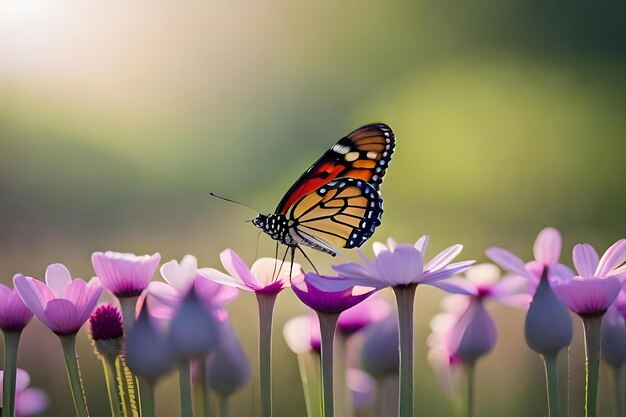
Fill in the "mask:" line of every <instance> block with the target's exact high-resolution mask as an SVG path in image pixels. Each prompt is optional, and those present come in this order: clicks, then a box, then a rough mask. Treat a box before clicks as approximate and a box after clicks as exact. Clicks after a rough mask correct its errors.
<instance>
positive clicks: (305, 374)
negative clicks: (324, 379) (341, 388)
mask: <svg viewBox="0 0 626 417" xmlns="http://www.w3.org/2000/svg"><path fill="white" fill-rule="evenodd" d="M298 369H299V370H300V379H301V381H302V390H303V391H304V404H305V405H306V415H307V417H319V416H320V415H322V392H321V382H320V376H319V374H320V357H319V355H318V354H317V352H313V351H312V352H307V353H301V354H299V355H298Z"/></svg>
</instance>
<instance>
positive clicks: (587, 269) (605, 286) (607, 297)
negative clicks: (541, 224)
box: [554, 239, 626, 315]
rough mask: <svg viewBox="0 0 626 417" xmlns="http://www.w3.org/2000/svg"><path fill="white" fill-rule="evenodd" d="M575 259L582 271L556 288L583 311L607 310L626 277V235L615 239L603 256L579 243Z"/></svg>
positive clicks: (571, 305) (576, 311)
mask: <svg viewBox="0 0 626 417" xmlns="http://www.w3.org/2000/svg"><path fill="white" fill-rule="evenodd" d="M573 260H574V266H575V267H576V271H577V272H578V275H577V276H575V277H572V278H570V279H568V280H564V281H561V282H559V283H558V285H557V286H556V287H555V288H554V291H555V292H556V293H557V295H558V296H559V297H560V298H561V299H562V300H563V301H564V302H565V304H567V306H568V307H569V309H570V310H572V311H573V312H575V313H577V314H579V315H588V314H596V313H598V314H603V313H604V312H606V310H607V309H608V308H609V306H610V305H611V303H613V301H614V300H615V298H616V297H617V295H618V294H619V292H620V289H621V288H622V284H623V282H624V279H626V265H623V264H624V262H625V261H626V239H621V240H618V241H617V242H615V243H614V244H613V245H612V246H611V247H610V248H608V249H607V251H606V252H605V253H604V255H603V256H602V258H601V259H598V254H597V253H596V251H595V249H594V248H593V247H592V246H591V245H587V244H580V245H576V246H575V247H574V250H573Z"/></svg>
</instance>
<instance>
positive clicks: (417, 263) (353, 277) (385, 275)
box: [311, 236, 475, 293]
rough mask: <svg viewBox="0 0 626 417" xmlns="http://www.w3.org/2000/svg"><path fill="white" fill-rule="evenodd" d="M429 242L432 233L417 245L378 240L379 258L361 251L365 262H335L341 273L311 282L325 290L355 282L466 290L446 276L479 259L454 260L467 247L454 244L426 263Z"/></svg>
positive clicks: (458, 271)
mask: <svg viewBox="0 0 626 417" xmlns="http://www.w3.org/2000/svg"><path fill="white" fill-rule="evenodd" d="M427 245H428V236H422V237H421V238H419V239H418V240H417V242H416V243H415V245H408V244H399V245H398V244H397V243H396V242H395V240H393V239H392V238H389V239H388V240H387V245H384V244H382V243H380V242H375V243H374V254H375V255H376V260H375V262H371V261H370V260H369V259H367V258H366V257H365V256H364V255H363V253H362V252H360V251H359V254H360V256H361V258H362V261H363V264H362V265H361V264H358V263H354V262H348V263H345V264H341V265H333V269H334V270H335V272H337V273H339V275H340V277H337V278H333V279H319V278H316V279H313V280H312V281H311V282H312V283H313V284H314V285H315V286H316V287H317V288H319V289H321V290H324V291H341V290H345V289H348V288H350V287H353V286H355V285H358V286H363V287H372V288H376V289H382V288H386V287H393V286H397V285H410V284H427V285H432V286H435V287H438V288H441V289H443V290H445V291H450V292H461V293H464V292H465V291H464V290H463V289H461V288H458V287H456V286H454V285H452V284H448V283H447V282H446V281H442V280H443V279H444V278H448V277H450V276H452V275H455V274H458V273H460V272H463V271H464V270H466V269H467V268H469V267H470V266H471V265H472V264H473V263H474V262H475V261H464V262H457V263H453V264H450V262H451V261H452V260H453V259H454V258H455V257H456V256H457V255H458V254H459V253H460V252H461V250H462V249H463V246H462V245H453V246H450V247H449V248H447V249H445V250H443V251H442V252H440V253H439V254H437V255H436V256H435V257H434V258H433V259H432V260H431V261H430V262H428V263H426V264H425V265H424V254H425V252H426V247H427Z"/></svg>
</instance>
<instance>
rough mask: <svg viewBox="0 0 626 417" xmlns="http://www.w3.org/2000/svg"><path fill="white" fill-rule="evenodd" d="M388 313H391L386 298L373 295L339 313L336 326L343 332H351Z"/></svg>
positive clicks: (382, 317)
mask: <svg viewBox="0 0 626 417" xmlns="http://www.w3.org/2000/svg"><path fill="white" fill-rule="evenodd" d="M389 313H391V307H390V306H389V303H388V302H387V300H385V299H384V298H381V297H377V296H376V295H373V296H372V297H369V298H368V299H366V300H365V301H363V302H362V303H359V304H357V305H355V306H354V307H352V308H349V309H347V310H346V311H344V312H343V313H341V315H340V316H339V320H338V321H337V328H338V329H339V330H340V331H342V332H344V333H347V334H352V333H355V332H358V331H359V330H361V329H363V328H365V327H367V326H368V325H370V324H371V323H374V322H377V321H380V320H382V319H384V318H385V317H387V316H388V315H389Z"/></svg>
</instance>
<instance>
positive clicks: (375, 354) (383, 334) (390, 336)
mask: <svg viewBox="0 0 626 417" xmlns="http://www.w3.org/2000/svg"><path fill="white" fill-rule="evenodd" d="M398 345H399V341H398V315H397V314H390V315H389V316H387V318H385V319H383V320H381V321H379V322H377V323H373V324H371V325H370V326H368V328H367V330H365V338H364V340H363V347H362V350H361V362H362V364H363V369H365V370H366V371H367V372H369V373H370V374H372V375H374V376H383V375H389V374H397V373H398V370H399V367H400V356H399V353H398Z"/></svg>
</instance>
